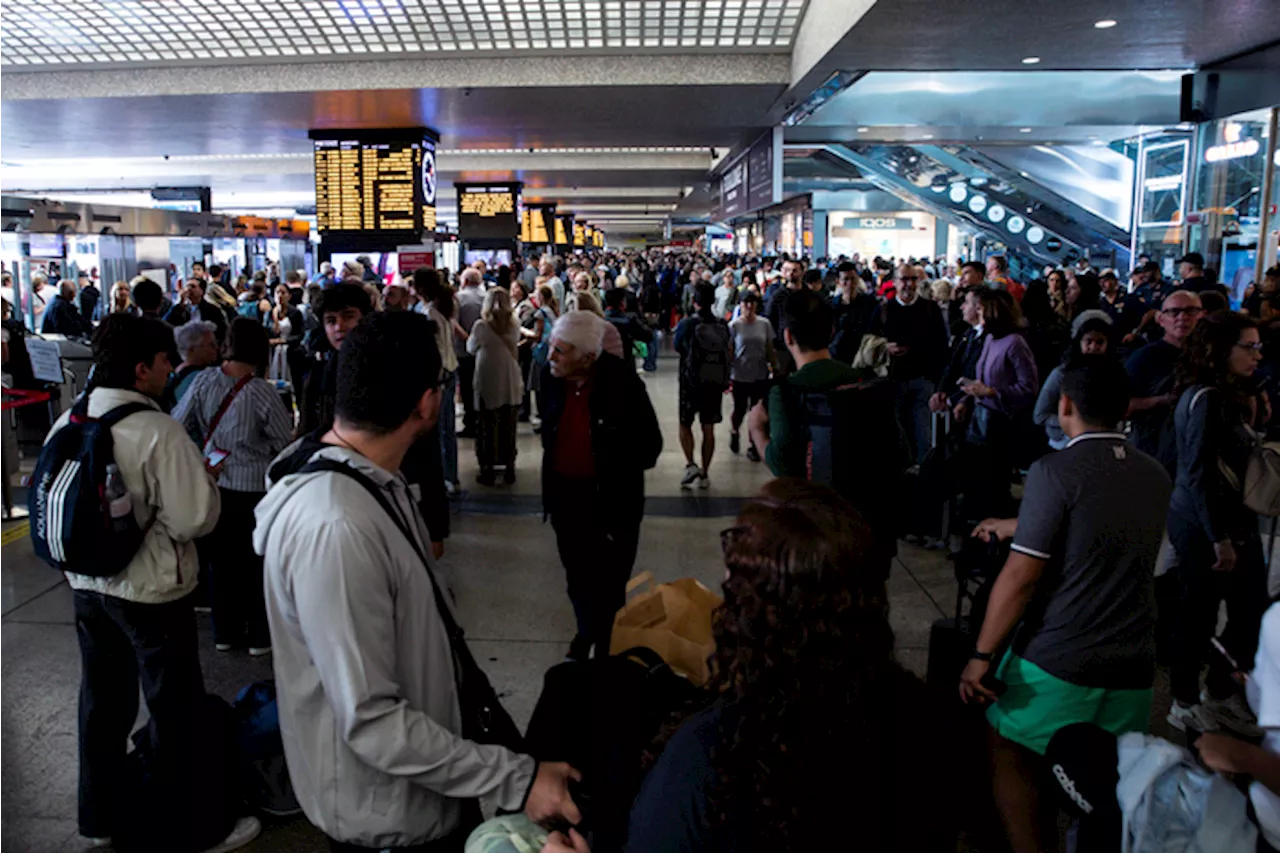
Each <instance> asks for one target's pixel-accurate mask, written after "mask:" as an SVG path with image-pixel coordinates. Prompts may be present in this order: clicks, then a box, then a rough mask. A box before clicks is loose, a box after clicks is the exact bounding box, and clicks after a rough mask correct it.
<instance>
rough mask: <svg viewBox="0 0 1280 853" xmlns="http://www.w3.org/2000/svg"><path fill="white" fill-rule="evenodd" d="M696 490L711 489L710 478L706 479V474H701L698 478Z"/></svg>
mask: <svg viewBox="0 0 1280 853" xmlns="http://www.w3.org/2000/svg"><path fill="white" fill-rule="evenodd" d="M698 488H699V489H709V488H711V478H710V477H708V476H707V475H706V474H703V475H702V476H700V477H698Z"/></svg>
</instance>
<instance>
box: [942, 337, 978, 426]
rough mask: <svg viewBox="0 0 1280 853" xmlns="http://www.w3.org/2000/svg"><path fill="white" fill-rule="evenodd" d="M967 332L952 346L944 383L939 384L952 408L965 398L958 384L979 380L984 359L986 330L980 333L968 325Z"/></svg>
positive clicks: (943, 375) (944, 374)
mask: <svg viewBox="0 0 1280 853" xmlns="http://www.w3.org/2000/svg"><path fill="white" fill-rule="evenodd" d="M965 330H966V331H965V333H964V334H963V335H960V336H958V337H957V338H956V341H955V343H954V344H953V345H952V347H951V359H950V361H948V362H947V369H946V370H945V371H944V372H943V374H942V381H941V382H940V383H939V384H938V390H939V391H942V392H943V393H944V394H946V395H947V402H948V403H949V404H951V405H952V406H954V405H956V404H957V403H959V402H960V401H961V400H963V399H964V397H965V393H964V391H962V390H960V386H959V385H958V384H957V383H958V382H959V381H960V380H961V379H977V378H978V359H979V358H981V357H982V342H983V341H985V340H986V339H987V333H986V330H985V329H984V330H983V331H982V332H978V330H977V329H976V328H974V327H973V326H970V325H969V324H967V323H966V324H965Z"/></svg>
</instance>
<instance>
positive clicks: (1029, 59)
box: [1022, 56, 1040, 65]
mask: <svg viewBox="0 0 1280 853" xmlns="http://www.w3.org/2000/svg"><path fill="white" fill-rule="evenodd" d="M1039 61H1040V57H1038V56H1024V57H1023V58H1022V64H1023V65H1035V64H1036V63H1037V62H1039Z"/></svg>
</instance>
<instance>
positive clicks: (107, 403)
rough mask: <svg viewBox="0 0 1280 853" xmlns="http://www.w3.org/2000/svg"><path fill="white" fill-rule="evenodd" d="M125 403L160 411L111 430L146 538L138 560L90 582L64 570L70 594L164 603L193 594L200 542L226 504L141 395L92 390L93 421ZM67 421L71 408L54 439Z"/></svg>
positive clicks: (181, 436) (193, 450)
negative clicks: (82, 592)
mask: <svg viewBox="0 0 1280 853" xmlns="http://www.w3.org/2000/svg"><path fill="white" fill-rule="evenodd" d="M126 403H146V404H148V405H150V406H152V407H153V408H155V412H139V413H138V414H136V415H130V416H129V417H127V418H125V419H124V420H122V421H121V422H120V423H118V424H116V425H115V426H114V427H112V428H111V438H112V439H113V440H114V442H115V458H116V464H117V465H119V466H120V475H121V476H122V477H124V484H125V485H126V486H127V487H128V488H129V495H130V497H132V498H133V513H134V515H135V516H137V519H138V523H139V524H140V525H142V526H143V527H144V529H146V531H147V534H146V537H145V538H144V539H143V541H142V547H141V548H140V549H139V550H138V553H137V556H135V557H134V558H133V560H132V561H130V563H129V565H128V566H126V567H125V569H124V571H122V572H120V574H118V575H115V576H113V577H109V578H92V577H86V576H85V575H76V574H72V573H70V572H67V583H69V584H70V585H71V588H72V589H84V590H89V591H91V592H100V593H102V594H103V595H110V596H112V597H113V598H123V599H125V600H127V601H137V602H140V603H142V604H164V603H166V602H169V601H176V600H177V599H179V598H182V597H183V596H184V595H186V594H187V593H189V592H191V591H192V590H193V589H195V588H196V580H197V575H198V574H199V562H198V560H197V558H196V546H195V540H196V539H197V538H199V537H201V536H204V535H205V534H207V533H210V532H212V531H213V528H214V526H215V525H216V524H217V523H218V512H219V510H220V509H221V502H220V500H219V497H218V488H217V486H216V485H214V482H213V478H212V477H210V476H209V474H208V473H206V471H205V467H204V459H202V458H201V456H200V451H199V449H198V448H197V447H196V445H195V443H194V442H193V441H192V440H191V437H190V436H188V435H187V433H186V430H184V429H183V428H182V425H181V424H179V423H178V422H177V421H175V420H174V419H173V418H171V417H169V416H168V415H166V414H165V413H164V412H162V411H161V410H160V406H159V404H157V403H156V401H155V400H153V399H151V398H150V397H148V396H146V395H145V394H142V393H140V392H138V391H130V390H124V389H122V388H95V389H94V390H93V391H92V392H91V394H90V397H89V417H91V418H98V417H101V416H102V415H104V414H106V413H107V412H109V411H111V410H112V409H114V408H116V407H117V406H123V405H124V404H126ZM70 417H71V412H70V410H67V411H65V412H63V413H62V416H61V417H60V418H58V420H57V422H56V423H54V425H53V429H51V430H49V436H52V435H53V434H54V433H55V432H57V431H58V430H59V429H61V428H62V427H63V426H64V425H66V423H67V421H68V420H69V419H70ZM48 440H49V438H48V437H46V438H45V441H46V442H47V441H48ZM153 519H154V520H153ZM148 524H150V527H147V525H148Z"/></svg>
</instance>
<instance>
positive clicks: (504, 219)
mask: <svg viewBox="0 0 1280 853" xmlns="http://www.w3.org/2000/svg"><path fill="white" fill-rule="evenodd" d="M454 186H455V187H456V188H457V190H458V236H459V237H460V238H461V239H463V240H514V239H515V238H516V237H518V236H520V233H521V221H520V219H519V217H518V216H517V210H518V209H519V207H520V184H518V183H515V184H455V185H454Z"/></svg>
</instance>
